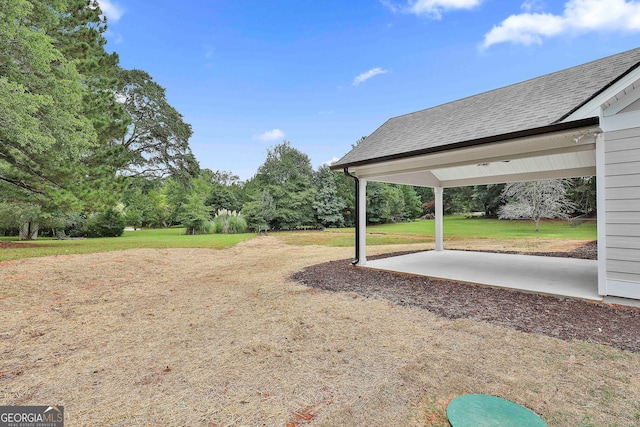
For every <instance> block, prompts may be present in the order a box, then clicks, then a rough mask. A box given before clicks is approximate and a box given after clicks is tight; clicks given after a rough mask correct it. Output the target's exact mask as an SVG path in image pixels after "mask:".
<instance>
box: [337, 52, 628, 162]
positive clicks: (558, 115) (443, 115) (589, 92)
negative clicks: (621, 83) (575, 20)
mask: <svg viewBox="0 0 640 427" xmlns="http://www.w3.org/2000/svg"><path fill="white" fill-rule="evenodd" d="M638 65H640V48H637V49H633V50H629V51H626V52H622V53H619V54H617V55H612V56H609V57H606V58H602V59H599V60H596V61H592V62H589V63H586V64H582V65H578V66H576V67H572V68H568V69H566V70H562V71H558V72H555V73H551V74H547V75H544V76H541V77H537V78H534V79H531V80H527V81H524V82H521V83H516V84H513V85H511V86H506V87H503V88H500V89H495V90H492V91H489V92H484V93H481V94H478V95H474V96H470V97H468V98H463V99H459V100H457V101H453V102H449V103H447V104H443V105H439V106H436V107H432V108H428V109H426V110H421V111H417V112H415V113H410V114H405V115H403V116H398V117H394V118H391V119H389V120H387V121H386V122H385V123H384V124H383V125H382V126H380V127H379V128H378V129H377V130H376V131H375V132H373V133H372V134H371V135H370V136H368V137H367V138H366V139H365V140H364V141H362V142H361V143H360V144H359V145H358V146H356V147H355V148H354V149H353V150H351V151H350V152H349V153H347V154H346V155H345V156H344V157H343V158H342V159H340V160H339V161H338V162H337V163H335V164H334V165H333V166H332V167H333V168H336V169H337V168H341V167H345V166H349V165H354V164H363V163H365V164H366V163H369V162H372V163H373V162H375V161H376V159H378V160H379V159H381V158H389V157H391V158H393V157H395V156H399V155H403V154H406V153H412V152H424V151H429V150H432V149H433V150H434V151H435V150H438V149H442V148H443V147H445V146H448V145H452V144H455V145H457V144H460V143H464V142H466V141H473V140H478V139H482V138H489V137H492V136H496V135H504V134H508V133H511V132H519V131H523V130H527V129H534V128H539V127H545V126H549V125H552V124H555V123H558V122H560V121H562V120H563V119H565V118H566V117H567V116H569V115H570V114H571V113H572V112H574V111H575V110H577V109H578V108H579V107H580V106H582V105H583V104H584V103H586V102H587V101H589V100H590V99H592V98H593V97H594V96H596V95H597V94H599V93H600V92H602V91H603V90H604V89H606V88H607V87H609V86H610V85H611V84H613V83H614V82H615V81H616V80H618V79H619V78H621V77H622V76H624V75H625V74H627V73H628V72H629V71H631V70H632V69H634V68H635V67H637V66H638Z"/></svg>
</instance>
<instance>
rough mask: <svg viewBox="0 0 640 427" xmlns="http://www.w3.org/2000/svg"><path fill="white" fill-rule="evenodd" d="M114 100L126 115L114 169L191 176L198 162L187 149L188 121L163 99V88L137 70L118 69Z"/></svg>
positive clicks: (149, 174)
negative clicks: (126, 121) (126, 119)
mask: <svg viewBox="0 0 640 427" xmlns="http://www.w3.org/2000/svg"><path fill="white" fill-rule="evenodd" d="M116 96H117V99H118V102H120V103H121V104H122V106H123V107H124V109H125V111H126V112H127V114H128V116H129V124H128V126H127V129H126V132H125V133H124V134H123V135H122V137H121V138H120V140H119V141H114V144H115V145H116V146H120V147H121V148H122V149H121V150H119V151H117V150H115V151H116V152H118V153H119V156H117V157H115V159H117V161H118V169H119V171H120V172H121V173H124V174H125V175H130V176H146V177H163V176H166V175H172V176H174V177H183V178H184V177H185V176H186V177H189V176H195V175H196V174H197V171H198V163H197V161H196V159H195V157H194V155H193V153H192V152H191V147H190V146H189V138H191V135H192V134H193V132H192V130H191V125H189V124H187V123H185V122H184V121H183V117H182V115H181V114H180V113H179V112H178V111H177V110H176V109H175V108H174V107H172V106H171V105H170V104H169V103H168V102H167V99H166V91H165V89H164V88H163V87H162V86H160V85H159V84H158V83H156V82H155V81H154V80H153V78H152V77H151V76H150V75H149V74H148V73H146V72H145V71H141V70H120V71H119V73H118V90H117V95H116Z"/></svg>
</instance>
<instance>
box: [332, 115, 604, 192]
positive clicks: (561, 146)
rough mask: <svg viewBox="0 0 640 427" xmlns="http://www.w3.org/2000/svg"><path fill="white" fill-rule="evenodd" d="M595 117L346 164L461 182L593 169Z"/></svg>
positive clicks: (416, 181) (385, 178)
mask: <svg viewBox="0 0 640 427" xmlns="http://www.w3.org/2000/svg"><path fill="white" fill-rule="evenodd" d="M599 133H601V129H600V127H599V118H598V117H589V118H585V119H580V120H575V121H571V122H562V123H556V124H552V125H549V126H544V127H539V128H533V129H526V130H522V131H518V132H512V133H509V134H503V135H495V136H492V137H488V138H482V139H475V140H469V141H464V142H460V143H455V144H449V145H446V146H443V147H435V148H431V149H424V150H419V151H414V152H408V153H401V154H398V155H394V156H386V157H379V158H374V159H370V160H366V161H359V162H353V163H345V164H340V163H337V164H334V165H332V166H331V168H332V169H334V170H343V169H348V170H349V171H350V172H352V173H354V172H355V174H356V175H357V176H358V177H359V178H361V179H366V180H370V181H380V182H389V183H395V184H408V185H416V186H426V187H460V186H466V185H480V184H493V183H504V182H513V181H530V180H536V179H549V178H569V177H578V176H590V175H595V164H596V159H595V139H596V136H597V135H598V134H599Z"/></svg>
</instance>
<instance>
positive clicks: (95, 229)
mask: <svg viewBox="0 0 640 427" xmlns="http://www.w3.org/2000/svg"><path fill="white" fill-rule="evenodd" d="M124 227H125V219H124V215H123V214H122V212H120V211H119V210H117V209H115V208H107V209H106V210H105V211H103V212H100V213H98V214H95V215H92V216H90V217H89V218H87V220H86V221H85V222H84V225H83V227H82V228H83V230H82V231H83V233H82V234H84V235H85V236H86V237H119V236H122V233H124Z"/></svg>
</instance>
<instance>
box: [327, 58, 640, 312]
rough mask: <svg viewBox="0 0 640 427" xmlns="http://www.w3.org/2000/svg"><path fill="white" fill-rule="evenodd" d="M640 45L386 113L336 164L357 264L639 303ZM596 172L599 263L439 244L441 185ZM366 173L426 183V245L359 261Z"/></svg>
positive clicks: (371, 177)
mask: <svg viewBox="0 0 640 427" xmlns="http://www.w3.org/2000/svg"><path fill="white" fill-rule="evenodd" d="M638 123H640V49H634V50H631V51H627V52H622V53H620V54H617V55H612V56H610V57H606V58H602V59H599V60H596V61H593V62H590V63H586V64H582V65H578V66H576V67H572V68H568V69H565V70H561V71H558V72H555V73H551V74H547V75H544V76H540V77H537V78H534V79H531V80H527V81H524V82H520V83H516V84H513V85H510V86H505V87H502V88H498V89H495V90H492V91H488V92H484V93H481V94H477V95H473V96H470V97H467V98H462V99H458V100H455V101H452V102H449V103H446V104H442V105H438V106H435V107H431V108H427V109H425V110H421V111H416V112H413V113H409V114H405V115H402V116H397V117H393V118H391V119H389V120H388V121H387V122H385V123H384V124H383V125H382V126H380V127H379V128H378V129H377V130H376V131H375V132H373V133H372V134H371V135H369V136H368V137H366V138H364V139H363V140H361V141H360V142H359V144H357V145H356V146H354V147H353V148H352V150H351V151H350V152H348V153H347V154H346V155H345V156H344V157H342V158H341V159H340V160H339V161H337V162H336V163H334V164H332V166H331V168H332V169H334V170H341V171H344V173H345V174H346V175H348V176H349V177H351V178H353V179H354V182H355V186H356V217H357V221H356V242H355V246H356V256H355V260H354V264H355V265H357V266H360V267H365V268H379V269H385V270H392V271H400V272H404V273H409V274H421V275H426V276H430V277H441V278H447V279H455V280H459V281H464V282H471V283H479V284H485V285H491V286H504V287H509V288H514V289H520V290H524V291H528V292H537V293H545V294H554V295H562V296H570V297H576V298H584V299H589V300H600V301H601V300H603V299H604V300H605V302H606V301H607V300H610V299H611V298H618V299H622V298H624V299H625V300H631V301H629V302H635V301H633V300H640V263H638V259H639V255H640V222H639V221H638V218H640V216H638V214H639V213H640V198H639V197H638V194H640V193H639V192H640V173H638V170H640V169H639V167H640V126H638ZM586 176H595V177H596V179H597V181H596V182H597V205H598V219H597V221H598V236H597V240H598V261H583V260H573V259H568V258H558V259H553V258H550V257H531V256H524V255H523V256H520V255H501V254H486V253H472V252H456V251H446V250H445V248H444V239H443V234H444V232H445V230H443V220H442V218H443V190H444V189H445V188H451V187H463V186H473V185H486V184H498V183H508V182H516V181H534V180H541V179H557V178H575V177H586ZM367 182H386V183H391V184H405V185H413V186H422V187H431V188H433V190H434V198H435V200H434V201H435V251H432V252H427V253H422V254H415V255H408V256H405V257H394V258H392V259H388V260H381V261H377V260H376V261H373V260H367V249H366V226H367V214H366V212H367V196H366V189H367Z"/></svg>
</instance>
